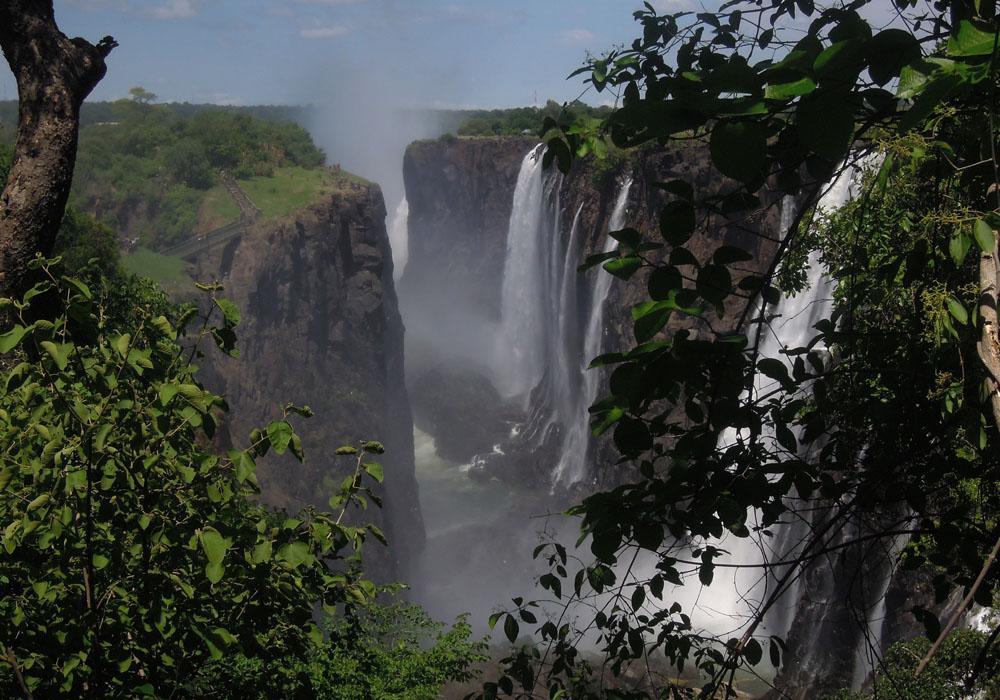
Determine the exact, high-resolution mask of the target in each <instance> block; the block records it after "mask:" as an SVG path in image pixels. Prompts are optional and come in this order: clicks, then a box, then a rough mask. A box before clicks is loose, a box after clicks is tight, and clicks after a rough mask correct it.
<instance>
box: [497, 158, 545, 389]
mask: <svg viewBox="0 0 1000 700" xmlns="http://www.w3.org/2000/svg"><path fill="white" fill-rule="evenodd" d="M544 150H545V147H544V145H542V144H539V145H538V146H537V147H535V148H534V149H532V150H531V152H529V153H528V155H526V156H525V157H524V161H523V162H522V163H521V171H520V173H519V174H518V176H517V186H516V187H515V188H514V202H513V205H512V207H511V212H510V225H509V226H508V229H507V254H506V258H505V262H504V270H503V286H502V287H501V291H500V326H499V328H498V331H497V344H496V359H495V362H494V365H493V366H494V371H495V374H496V384H497V390H498V391H500V392H501V393H502V394H504V395H505V396H507V397H521V399H522V401H523V403H524V404H525V405H526V404H527V401H528V398H529V392H530V391H531V389H532V388H534V386H535V385H536V384H538V381H539V380H540V379H541V378H542V374H543V373H544V371H545V360H546V357H545V355H546V353H545V339H546V336H547V335H551V334H550V333H548V330H549V329H548V328H546V325H545V321H546V313H545V312H546V309H547V306H548V305H547V301H546V300H547V299H549V297H548V293H549V286H548V284H547V281H548V280H547V277H548V276H547V275H546V274H545V272H546V269H547V267H548V266H547V265H546V258H545V257H544V256H543V247H542V241H543V239H544V238H545V235H544V234H543V227H544V228H546V229H548V227H547V226H545V224H546V223H547V222H548V221H549V220H550V219H551V218H553V217H551V213H552V212H551V207H549V206H546V202H545V191H546V189H547V188H546V183H547V182H549V181H550V180H551V174H543V172H542V153H543V152H544ZM548 230H551V229H548Z"/></svg>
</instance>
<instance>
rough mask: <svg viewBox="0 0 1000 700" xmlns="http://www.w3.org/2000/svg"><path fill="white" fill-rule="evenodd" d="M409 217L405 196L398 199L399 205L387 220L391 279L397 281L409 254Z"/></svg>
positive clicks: (404, 267) (408, 207)
mask: <svg viewBox="0 0 1000 700" xmlns="http://www.w3.org/2000/svg"><path fill="white" fill-rule="evenodd" d="M409 218H410V205H409V204H408V203H407V201H406V197H403V199H401V200H400V202H399V206H397V207H396V211H395V212H394V213H393V215H392V220H391V221H390V222H389V247H390V248H392V279H393V282H397V283H398V282H399V280H400V278H401V277H402V276H403V270H405V269H406V261H407V258H408V255H409V244H410V233H409V227H408V225H407V224H408V221H409Z"/></svg>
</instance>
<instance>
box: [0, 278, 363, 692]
mask: <svg viewBox="0 0 1000 700" xmlns="http://www.w3.org/2000/svg"><path fill="white" fill-rule="evenodd" d="M35 266H36V268H37V269H38V272H39V275H40V278H41V281H40V282H39V283H38V284H37V285H36V286H35V287H34V288H33V289H32V290H30V291H29V292H28V293H27V294H26V295H25V299H24V300H22V301H18V302H8V303H7V306H8V309H9V310H10V311H11V312H12V313H13V314H14V315H15V317H16V318H17V323H16V325H14V327H13V328H12V329H11V330H9V331H8V332H6V333H4V334H3V335H0V353H3V355H4V363H5V366H6V367H7V371H6V372H5V376H4V383H3V386H2V387H0V435H2V439H0V445H2V452H0V527H2V530H0V546H2V547H3V556H2V557H0V586H2V589H3V593H4V595H3V597H2V599H0V644H2V645H3V648H2V649H0V655H2V656H3V658H4V663H3V666H2V668H0V689H2V692H3V695H4V696H5V697H13V696H18V695H25V696H26V695H27V694H28V691H29V690H30V691H32V692H33V693H34V694H35V695H36V696H39V697H51V696H55V695H62V696H73V697H101V698H105V697H135V696H142V695H156V696H160V697H165V696H177V695H183V694H184V693H185V686H186V684H187V683H189V682H190V679H192V678H193V677H194V676H195V674H196V673H197V672H198V671H199V670H200V669H202V668H203V667H204V665H205V664H206V662H208V661H209V660H210V659H219V658H222V656H223V655H224V654H235V653H242V654H245V655H247V656H249V657H255V658H260V659H264V660H267V659H270V658H272V657H274V656H276V655H283V656H289V655H292V656H298V657H299V658H303V659H305V658H307V655H308V653H309V650H310V649H311V648H312V647H313V645H315V644H316V643H318V642H320V641H321V640H322V635H321V631H320V630H319V629H318V628H317V627H316V625H315V624H314V623H313V614H314V612H315V610H316V606H317V605H320V606H322V608H323V609H324V610H326V611H327V612H329V613H333V612H334V611H336V610H337V606H341V605H344V604H351V605H364V604H367V603H368V602H370V601H371V600H372V599H373V598H374V595H375V589H374V586H373V585H372V584H371V583H369V582H367V581H365V580H363V578H361V576H360V574H359V573H358V571H357V568H358V567H357V564H358V559H357V556H358V554H357V552H358V549H359V547H360V545H361V543H362V542H363V540H364V539H365V537H366V535H367V534H373V535H374V536H376V537H378V538H379V539H382V534H381V532H380V531H378V530H377V529H376V528H374V527H373V526H369V527H356V526H348V525H345V524H344V515H345V512H346V511H347V510H348V509H349V508H351V507H353V506H355V505H356V504H357V503H359V502H360V501H361V500H364V498H365V497H366V496H367V498H368V499H375V496H374V494H371V493H370V491H369V488H368V486H366V485H365V483H364V482H365V481H366V480H368V481H375V482H380V481H381V479H382V471H381V467H380V466H379V465H378V464H377V463H376V462H369V461H367V459H368V455H369V454H371V453H379V452H381V449H382V448H381V446H380V445H379V444H378V443H367V444H365V445H364V446H363V447H362V448H361V449H360V450H359V449H356V448H345V449H343V450H342V452H344V453H349V454H350V455H352V459H355V460H356V462H355V465H356V466H355V469H354V472H353V474H351V475H350V476H348V477H347V479H346V480H345V481H344V483H343V486H342V489H341V491H340V493H339V494H336V495H335V496H334V497H333V498H332V499H331V502H330V504H331V507H332V508H334V509H335V510H337V511H338V512H339V514H331V513H324V512H320V511H317V510H315V509H307V510H306V511H304V512H302V513H301V514H299V515H297V516H294V517H290V516H286V515H284V514H281V513H275V512H272V511H270V510H268V509H267V508H265V507H264V506H261V505H259V504H258V503H257V502H256V501H255V500H254V498H253V497H254V495H255V494H256V493H257V487H256V477H255V474H254V472H255V466H256V460H257V459H258V458H260V457H261V456H263V455H264V454H266V453H267V452H268V451H269V450H274V451H275V452H278V453H282V452H285V451H289V452H291V453H292V454H294V455H295V456H296V457H298V458H299V459H302V458H303V455H302V450H301V442H300V439H299V437H298V435H297V434H296V433H295V431H294V429H293V427H292V424H291V422H290V421H291V419H292V418H293V417H294V416H296V415H308V413H309V412H308V409H302V408H297V407H295V406H292V405H288V406H286V408H285V418H284V419H282V420H278V421H275V422H273V423H271V424H270V425H269V426H267V427H266V429H264V430H258V431H254V432H253V434H252V435H251V436H250V444H249V446H248V447H247V448H246V449H232V450H230V451H229V452H228V453H227V454H226V455H225V456H222V457H220V456H217V455H214V454H212V453H211V452H209V451H208V450H207V449H206V448H205V445H206V444H207V443H208V441H209V440H210V439H211V437H212V435H213V432H214V430H215V428H216V425H217V422H218V420H219V417H220V415H221V413H222V412H223V411H224V410H225V402H224V401H223V400H222V399H221V398H220V397H218V396H215V395H213V394H212V393H211V392H208V391H206V390H205V389H204V388H203V387H202V386H201V385H200V384H199V383H198V381H197V378H196V376H195V371H196V370H195V367H194V365H192V364H191V360H192V359H193V358H194V357H196V356H198V354H199V350H198V347H199V343H200V342H201V341H203V340H206V339H213V340H214V341H215V342H216V344H218V345H219V347H220V348H221V349H222V350H224V351H226V352H228V353H230V354H234V353H235V349H234V345H233V344H234V341H235V335H234V327H235V326H236V324H237V323H238V321H239V314H238V312H237V311H236V309H235V307H233V305H232V304H231V303H229V302H227V301H226V300H224V299H220V298H216V297H215V296H214V293H215V292H216V291H218V289H217V288H210V289H209V290H208V291H211V292H212V294H213V297H212V307H211V308H210V311H209V312H207V313H206V314H204V315H203V317H202V318H200V319H199V318H197V315H198V314H197V310H196V309H195V308H193V307H189V308H185V309H183V310H181V311H180V313H179V314H178V315H177V316H176V317H173V318H168V317H167V316H166V315H155V314H154V313H149V312H151V311H153V310H155V308H156V305H157V303H158V302H157V301H156V300H155V299H154V300H153V303H151V304H150V305H149V307H148V308H146V309H145V311H146V313H143V306H144V302H143V300H141V299H140V300H136V299H133V300H132V304H131V312H130V313H126V314H118V313H114V304H115V300H113V299H108V298H105V297H103V296H102V295H99V294H98V295H95V294H94V293H93V292H92V291H91V289H90V288H89V286H88V285H87V284H85V283H84V282H82V281H80V280H78V279H74V278H71V277H67V276H61V275H60V273H59V272H58V269H59V267H58V263H57V261H44V260H41V259H39V260H38V261H36V263H35ZM44 296H50V297H51V296H54V297H55V298H56V299H57V300H58V303H57V306H58V307H59V308H61V309H62V311H61V312H60V313H59V314H58V315H57V316H55V317H54V318H52V319H51V320H49V319H40V318H37V317H36V316H35V315H34V314H33V310H32V304H31V301H32V299H35V298H36V297H44ZM48 306H49V307H50V308H51V306H52V305H51V304H50V305H48ZM216 317H219V318H220V320H219V322H218V325H215V323H213V318H216ZM193 321H198V322H199V325H198V326H197V328H198V330H196V331H195V332H193V333H187V332H186V329H187V328H188V326H189V325H190V324H191V323H192V322H193ZM323 458H325V459H332V458H333V456H332V455H324V456H323ZM363 494H364V495H363ZM375 500H377V499H375ZM276 639H278V640H280V641H281V646H280V649H276V648H275V646H274V645H273V644H272V642H273V641H274V640H276Z"/></svg>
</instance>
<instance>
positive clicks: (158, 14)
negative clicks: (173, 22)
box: [146, 0, 199, 19]
mask: <svg viewBox="0 0 1000 700" xmlns="http://www.w3.org/2000/svg"><path fill="white" fill-rule="evenodd" d="M198 3H199V0H167V1H166V2H165V3H163V4H162V5H158V6H157V7H151V8H148V9H147V10H146V12H147V13H148V14H149V15H150V16H151V17H155V18H156V19H183V18H184V17H194V16H195V15H196V14H198Z"/></svg>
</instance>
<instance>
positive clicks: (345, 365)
mask: <svg viewBox="0 0 1000 700" xmlns="http://www.w3.org/2000/svg"><path fill="white" fill-rule="evenodd" d="M384 222H385V206H384V204H383V201H382V194H381V191H380V190H379V188H378V187H377V186H375V185H368V184H350V185H346V186H344V187H342V188H341V189H339V190H337V191H336V192H335V193H334V194H332V196H330V197H329V198H328V199H326V200H325V201H323V202H320V203H317V204H315V205H313V206H311V207H309V208H307V209H305V210H303V211H300V212H298V213H296V214H294V215H293V216H291V217H289V218H288V219H285V220H282V221H279V222H273V221H272V222H261V223H258V224H256V225H254V226H252V227H251V228H250V230H249V231H248V233H247V234H246V235H244V236H243V237H242V239H240V240H239V242H238V244H235V245H233V244H230V245H229V246H227V247H226V249H225V250H224V251H214V252H211V253H206V254H205V255H204V257H203V259H201V260H199V261H198V262H197V278H198V279H201V280H210V279H217V280H219V281H220V282H221V283H222V284H223V285H224V286H225V292H224V293H223V295H224V296H226V297H228V298H230V299H232V300H233V301H234V302H236V304H237V305H238V306H239V307H240V309H241V311H242V322H241V324H240V326H239V328H238V329H237V335H238V338H239V348H240V351H241V356H240V357H239V358H238V359H229V358H219V357H217V356H216V353H209V357H208V358H207V365H208V366H207V367H206V371H207V376H208V377H209V383H210V385H212V386H213V388H215V389H216V390H218V391H219V392H220V393H222V394H223V395H224V396H225V397H226V399H227V400H228V401H229V405H230V408H231V412H230V414H229V422H228V424H227V426H226V428H227V431H228V433H229V435H230V436H231V437H230V439H231V441H232V442H233V443H234V444H243V443H245V441H246V439H247V436H248V434H249V431H250V430H251V429H252V428H254V427H257V426H260V425H262V424H266V423H267V422H268V421H270V420H273V419H275V418H277V417H279V416H280V410H281V403H282V402H286V401H290V402H294V403H296V404H299V405H308V406H310V407H311V408H312V409H313V411H314V412H315V414H316V415H315V417H313V418H311V419H309V420H305V421H299V422H298V430H299V432H300V434H301V435H302V439H303V446H304V448H305V453H306V462H305V464H299V463H298V462H296V461H295V460H293V459H291V458H289V457H287V456H286V457H276V456H273V455H269V456H268V457H267V458H266V459H264V460H262V463H261V465H260V469H259V477H260V483H261V488H262V495H263V498H264V500H266V501H267V502H269V503H271V504H273V505H276V506H279V507H282V508H288V509H290V510H294V509H298V508H299V507H301V506H304V505H316V506H319V507H321V508H327V501H328V499H329V497H330V495H331V494H332V493H333V492H334V491H335V490H336V489H337V488H339V485H340V482H341V480H342V479H343V477H344V476H345V475H346V474H347V473H348V472H349V471H350V470H351V469H353V464H352V463H349V460H346V459H345V458H343V457H335V456H334V454H333V453H334V450H335V449H336V448H337V447H338V446H340V445H343V444H351V443H357V442H358V441H359V440H363V439H376V440H380V441H382V442H383V443H384V444H385V447H386V453H385V455H383V458H382V462H383V466H384V468H385V482H386V483H385V492H384V496H385V503H384V507H383V509H382V511H381V513H379V512H378V511H377V510H376V509H369V510H367V511H365V512H364V513H363V515H362V516H361V517H362V518H364V519H365V521H366V522H367V521H369V520H371V519H374V520H375V521H376V522H378V523H379V524H381V525H382V526H383V529H384V530H385V531H386V535H387V536H388V538H389V542H390V547H389V549H388V550H386V549H385V548H383V547H382V546H381V545H379V544H378V543H376V542H375V541H374V540H372V541H371V542H370V544H369V545H368V547H367V548H366V552H365V553H366V559H365V560H366V565H368V566H369V569H374V570H375V571H374V573H375V574H376V575H378V576H379V577H380V578H384V579H394V580H395V579H397V578H398V577H401V576H403V575H405V571H406V569H407V567H408V563H409V561H410V560H411V559H412V558H413V557H414V556H416V554H417V553H418V552H419V551H420V548H421V547H422V545H423V532H424V531H423V523H422V518H421V514H420V507H419V501H418V498H417V484H416V478H415V475H414V464H413V421H412V417H411V413H410V405H409V399H408V396H407V391H406V386H405V381H404V376H403V325H402V321H401V319H400V315H399V310H398V306H397V301H396V292H395V288H394V285H393V278H392V257H391V255H390V252H389V242H388V236H387V235H386V231H385V223H384Z"/></svg>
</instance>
